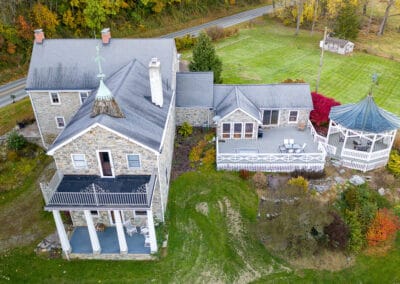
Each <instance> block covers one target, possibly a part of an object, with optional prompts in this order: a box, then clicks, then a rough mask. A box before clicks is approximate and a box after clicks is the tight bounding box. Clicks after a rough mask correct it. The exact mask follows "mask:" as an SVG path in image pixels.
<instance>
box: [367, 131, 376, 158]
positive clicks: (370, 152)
mask: <svg viewBox="0 0 400 284" xmlns="http://www.w3.org/2000/svg"><path fill="white" fill-rule="evenodd" d="M375 141H376V134H374V140H372V144H371V149H369V155H368V161H370V160H371V154H372V150H373V149H374V146H375Z"/></svg>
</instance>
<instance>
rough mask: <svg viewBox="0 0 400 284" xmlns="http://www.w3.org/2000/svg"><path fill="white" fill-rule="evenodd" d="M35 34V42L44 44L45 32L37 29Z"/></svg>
mask: <svg viewBox="0 0 400 284" xmlns="http://www.w3.org/2000/svg"><path fill="white" fill-rule="evenodd" d="M34 33H35V42H36V43H38V44H42V43H43V40H44V32H43V30H42V29H37V30H35V31H34Z"/></svg>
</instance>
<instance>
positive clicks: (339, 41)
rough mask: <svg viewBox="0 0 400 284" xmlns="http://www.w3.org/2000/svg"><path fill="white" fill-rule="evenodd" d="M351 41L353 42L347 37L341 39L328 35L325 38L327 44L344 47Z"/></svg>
mask: <svg viewBox="0 0 400 284" xmlns="http://www.w3.org/2000/svg"><path fill="white" fill-rule="evenodd" d="M348 43H351V44H353V43H352V42H351V41H348V40H346V39H340V38H336V37H330V36H328V37H327V38H326V39H325V44H337V45H339V46H340V47H344V46H345V45H346V44H348Z"/></svg>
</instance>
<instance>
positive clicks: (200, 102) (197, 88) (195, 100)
mask: <svg viewBox="0 0 400 284" xmlns="http://www.w3.org/2000/svg"><path fill="white" fill-rule="evenodd" d="M213 81H214V73H213V72H181V73H177V74H176V106H177V107H208V108H210V107H213Z"/></svg>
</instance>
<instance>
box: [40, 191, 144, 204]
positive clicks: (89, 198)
mask: <svg viewBox="0 0 400 284" xmlns="http://www.w3.org/2000/svg"><path fill="white" fill-rule="evenodd" d="M147 202H148V198H147V193H146V192H143V193H120V192H115V193H111V192H55V193H54V194H53V196H52V197H51V199H50V202H49V204H48V205H49V206H57V205H62V206H71V205H73V206H104V205H144V206H145V205H148V203H147Z"/></svg>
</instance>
